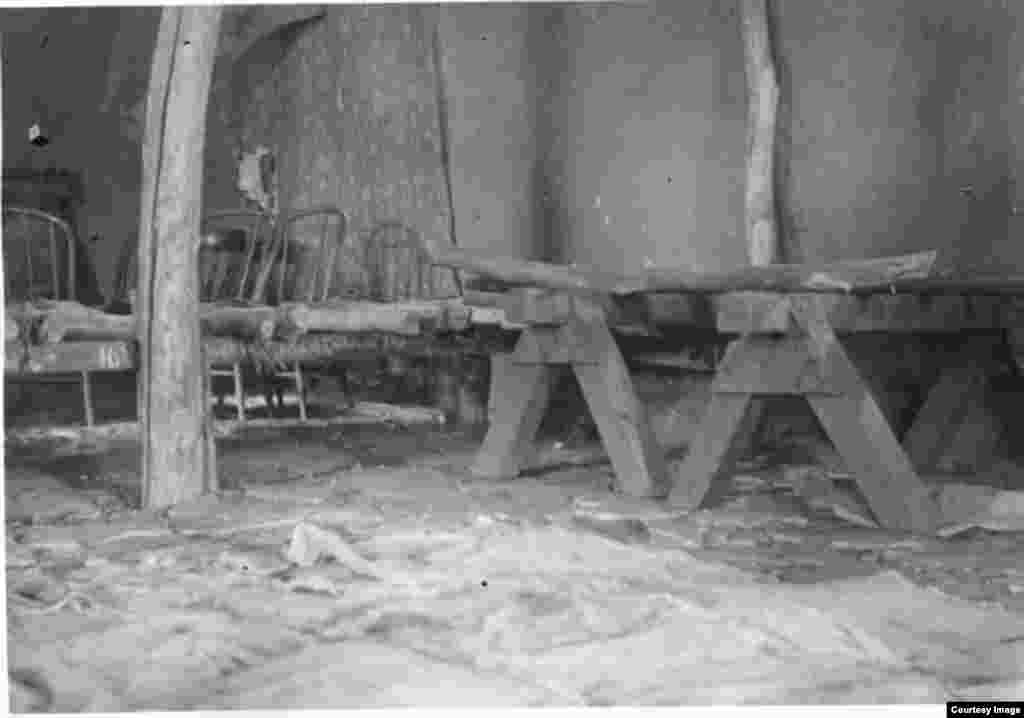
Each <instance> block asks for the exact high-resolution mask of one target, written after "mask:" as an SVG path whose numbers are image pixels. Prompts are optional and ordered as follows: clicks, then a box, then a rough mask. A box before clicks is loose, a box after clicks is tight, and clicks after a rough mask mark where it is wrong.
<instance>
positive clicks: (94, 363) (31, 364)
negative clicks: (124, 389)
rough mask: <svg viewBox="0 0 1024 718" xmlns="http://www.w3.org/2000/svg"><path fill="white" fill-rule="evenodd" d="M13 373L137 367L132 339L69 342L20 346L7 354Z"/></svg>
mask: <svg viewBox="0 0 1024 718" xmlns="http://www.w3.org/2000/svg"><path fill="white" fill-rule="evenodd" d="M5 359H6V363H5V370H6V371H7V372H8V373H10V374H63V373H77V372H82V371H126V370H129V369H134V368H136V359H135V348H134V346H133V343H131V342H69V343H65V344H54V345H48V346H32V347H28V348H27V349H26V348H24V347H21V346H20V345H19V346H18V347H17V350H16V351H9V352H8V353H7V355H6V357H5Z"/></svg>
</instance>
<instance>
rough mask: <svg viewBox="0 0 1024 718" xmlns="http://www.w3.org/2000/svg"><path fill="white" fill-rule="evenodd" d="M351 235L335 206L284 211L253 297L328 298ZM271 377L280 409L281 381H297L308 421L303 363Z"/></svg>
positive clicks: (271, 300) (301, 407)
mask: <svg viewBox="0 0 1024 718" xmlns="http://www.w3.org/2000/svg"><path fill="white" fill-rule="evenodd" d="M347 235H348V216H347V215H346V214H345V213H344V212H343V211H342V210H340V209H338V208H337V207H334V206H330V205H325V206H319V207H311V208H308V209H301V210H294V211H291V212H288V213H286V214H283V215H282V216H281V217H280V218H279V220H278V224H277V227H276V231H275V239H274V244H273V247H272V249H271V250H270V252H269V255H268V257H267V261H266V262H264V263H263V266H262V267H261V271H260V272H259V276H258V277H257V279H256V281H255V290H254V291H255V294H254V297H258V298H264V297H266V298H267V302H268V303H269V304H281V303H285V302H324V301H327V299H328V298H330V296H331V289H332V284H333V282H334V275H335V269H336V267H337V264H338V260H339V258H340V256H341V251H342V249H343V246H344V243H345V239H346V237H347ZM266 379H267V381H268V382H269V383H271V384H272V385H273V386H274V389H275V392H276V396H277V407H276V409H277V410H280V409H282V408H283V407H284V392H283V390H282V388H281V386H280V382H281V380H282V379H283V380H285V381H291V382H293V383H294V385H295V392H296V394H297V396H298V404H299V418H300V420H302V421H306V419H307V418H308V409H307V402H306V398H307V396H306V382H305V379H304V377H303V373H302V363H301V362H299V361H295V362H292V363H291V365H290V366H289V368H288V369H286V370H283V371H277V372H274V373H273V374H272V375H269V376H267V377H266ZM269 402H270V397H269V394H268V403H269Z"/></svg>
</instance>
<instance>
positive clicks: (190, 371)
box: [137, 6, 222, 508]
mask: <svg viewBox="0 0 1024 718" xmlns="http://www.w3.org/2000/svg"><path fill="white" fill-rule="evenodd" d="M221 13H222V8H220V7H216V6H196V7H166V8H164V9H163V11H162V14H161V19H160V27H159V30H158V33H157V39H156V47H155V49H154V53H153V62H152V64H151V67H150V81H149V90H148V96H147V101H146V122H145V133H144V138H143V146H142V202H141V217H140V223H139V224H140V233H139V257H138V269H139V271H138V297H137V300H138V305H137V317H138V326H137V329H138V335H139V348H140V356H141V360H142V361H141V367H140V369H141V371H140V382H139V384H140V391H139V419H140V423H141V427H140V428H141V439H142V472H141V473H142V503H143V506H144V507H147V508H158V507H164V506H170V505H173V504H177V503H180V502H183V501H188V500H190V499H194V498H196V497H198V496H199V495H201V494H202V493H203V492H204V491H208V490H210V489H211V488H216V487H215V485H214V484H215V482H216V478H215V477H211V476H209V472H210V470H211V467H212V466H213V464H214V459H213V457H211V456H210V452H211V451H212V442H211V441H210V439H209V436H208V435H207V432H208V430H209V422H208V421H207V419H206V411H207V394H206V393H205V390H206V386H205V380H204V374H205V367H204V358H203V353H202V339H201V333H200V322H199V314H200V313H199V267H198V259H199V253H198V252H197V251H196V237H198V236H199V231H200V227H199V225H200V208H201V204H202V202H201V200H202V197H201V192H202V184H203V182H202V179H203V178H202V170H203V148H204V144H205V139H206V138H205V133H206V108H207V105H208V102H209V94H210V93H209V89H210V80H211V76H212V73H213V63H214V58H215V55H216V50H217V38H218V35H219V30H220V19H221Z"/></svg>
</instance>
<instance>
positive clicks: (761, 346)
mask: <svg viewBox="0 0 1024 718" xmlns="http://www.w3.org/2000/svg"><path fill="white" fill-rule="evenodd" d="M811 342H812V340H811V339H810V338H809V337H806V336H804V337H801V336H785V337H767V336H759V335H749V336H745V337H742V338H740V339H738V340H736V341H735V342H734V343H733V344H732V345H730V347H729V349H728V351H726V354H725V356H724V357H723V358H722V361H721V363H720V364H719V367H718V372H717V373H716V374H715V381H714V389H713V390H714V391H716V392H719V393H724V394H795V395H805V394H830V395H833V396H839V395H850V394H854V395H856V393H858V392H859V391H862V390H863V389H862V388H861V382H860V378H859V377H857V376H853V375H851V374H850V373H849V372H848V371H842V368H838V370H837V368H836V367H835V366H834V363H833V362H831V361H830V360H828V359H821V360H819V359H817V358H815V357H814V354H813V352H812V349H811Z"/></svg>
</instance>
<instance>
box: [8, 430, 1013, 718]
mask: <svg viewBox="0 0 1024 718" xmlns="http://www.w3.org/2000/svg"><path fill="white" fill-rule="evenodd" d="M82 433H83V432H60V431H55V430H50V431H49V432H47V434H48V435H44V433H42V432H38V433H36V434H35V435H33V436H26V434H25V433H24V432H23V433H21V434H16V435H14V436H12V437H9V441H8V447H9V448H8V472H7V476H8V480H7V482H6V492H7V506H8V514H7V576H8V586H7V590H8V606H9V615H8V622H9V638H10V641H9V645H10V649H9V655H10V674H9V675H10V679H11V686H12V690H11V709H12V710H14V711H18V712H23V711H28V712H32V711H36V712H38V711H61V712H63V711H85V710H88V711H128V710H164V709H167V710H171V709H175V710H194V709H227V708H247V709H270V708H363V707H383V706H420V707H428V706H436V707H440V706H453V705H462V706H486V707H502V706H541V705H547V706H582V705H591V706H594V705H645V704H649V705H653V704H666V705H680V704H682V705H700V704H711V703H724V704H778V703H789V704H794V703H795V704H802V703H818V704H821V703H829V704H839V703H846V704H854V703H935V702H941V701H944V700H947V699H951V698H979V697H992V698H996V697H1003V698H1007V697H1016V698H1019V697H1020V689H1021V685H1022V681H1024V642H1022V641H1021V640H1020V637H1021V636H1022V635H1024V569H1022V562H1021V558H1020V557H1021V555H1022V551H1024V532H1022V530H1021V529H1022V523H1021V522H1022V515H1024V503H1022V500H1021V492H1015V491H1007V490H1003V489H997V488H992V487H986V486H981V485H968V484H961V483H945V484H942V485H936V486H935V491H936V492H937V495H938V496H939V497H940V499H941V501H942V505H943V510H944V512H945V515H946V516H947V517H950V521H949V522H948V524H947V526H946V528H945V530H944V531H943V532H941V533H940V535H936V536H923V537H922V536H910V535H906V534H899V533H895V532H891V531H887V530H884V529H880V528H877V527H876V526H874V524H873V521H872V519H871V516H870V512H869V511H868V510H867V509H866V507H865V506H863V505H862V504H861V503H860V501H861V500H860V498H859V497H858V496H857V493H856V491H855V490H853V489H852V488H851V486H850V485H849V482H848V481H847V480H846V479H845V478H844V477H843V476H842V475H841V474H839V473H836V472H835V471H833V470H831V469H825V468H821V467H816V466H809V465H808V466H795V465H793V466H788V467H779V466H774V467H768V466H763V465H758V464H757V463H756V462H754V463H751V464H750V465H749V466H745V467H744V470H743V471H741V472H740V473H738V474H737V475H736V476H735V478H734V480H733V481H732V483H731V485H730V487H729V491H728V494H727V496H726V497H725V500H724V501H723V502H722V503H721V504H719V505H717V506H715V507H712V508H708V509H702V510H699V511H696V512H693V513H690V514H681V513H679V512H676V511H672V510H669V509H668V508H666V507H665V506H664V505H662V504H661V503H659V502H656V501H648V500H641V499H635V498H630V497H626V496H621V495H617V494H615V493H612V492H609V491H608V484H609V478H610V476H611V474H610V469H609V468H608V467H607V466H602V465H600V464H599V463H596V461H595V452H594V451H593V450H591V449H586V450H579V451H569V450H564V449H563V450H559V449H556V448H554V447H552V446H550V445H549V446H547V447H545V449H544V450H543V451H542V452H540V455H541V457H542V460H543V461H544V462H546V463H549V465H555V466H557V467H558V468H557V469H556V470H553V471H547V472H537V471H535V472H531V473H530V474H529V475H527V476H524V477H522V478H520V479H517V480H515V481H509V482H490V481H480V480H475V479H473V478H472V477H471V476H469V475H468V474H467V472H466V467H467V466H468V465H469V462H470V461H471V458H472V455H473V449H474V448H475V446H476V444H475V440H474V439H473V437H470V436H467V435H464V434H461V433H459V432H457V431H454V430H439V429H438V427H437V425H436V424H434V425H432V426H431V425H425V426H423V427H422V428H417V427H415V426H411V425H407V426H406V428H405V430H403V431H395V430H394V429H393V428H388V427H387V426H381V425H376V426H370V425H365V426H360V425H358V424H354V425H351V426H343V427H339V426H334V425H326V424H325V425H323V426H318V427H312V428H310V427H305V428H301V429H300V428H294V427H293V428H290V429H280V428H279V429H278V430H277V431H276V432H270V431H268V430H266V429H263V428H260V427H249V428H246V429H245V430H236V431H234V432H233V433H232V434H231V436H229V437H226V438H225V439H224V440H223V448H222V450H221V452H220V453H221V457H220V459H221V464H222V467H221V475H222V476H225V477H228V478H229V479H230V483H231V489H230V490H228V491H225V492H223V493H222V494H221V495H219V496H208V497H204V498H203V499H201V500H199V501H196V502H192V503H191V504H187V505H183V506H178V507H175V508H174V509H172V510H170V511H166V512H161V513H152V512H141V511H135V510H131V509H129V508H128V506H129V505H131V504H130V501H128V500H127V499H125V498H123V497H124V494H123V492H120V493H119V491H118V490H117V489H118V487H119V486H120V487H124V486H127V485H128V484H130V482H131V481H132V480H135V481H137V476H136V477H133V476H132V474H131V472H132V470H133V469H132V467H133V466H134V463H133V461H134V460H133V459H130V458H129V459H126V458H125V457H124V456H120V458H118V457H119V454H118V452H119V451H121V452H122V453H124V452H128V454H127V455H128V456H129V457H130V451H129V449H130V447H131V446H132V439H131V437H130V435H126V434H124V433H122V434H121V435H120V436H118V435H117V432H116V431H113V430H109V429H108V430H107V435H106V436H105V437H99V438H98V435H97V433H96V432H95V431H94V432H92V434H91V435H90V438H89V439H88V441H90V442H92V443H91V447H92V453H91V454H87V456H91V457H92V458H91V459H90V461H91V462H92V463H91V464H90V466H91V468H90V470H89V473H90V475H91V478H89V479H88V480H86V479H82V478H80V477H78V476H75V464H74V463H72V462H71V461H69V460H67V458H66V457H67V456H68V454H69V453H72V454H73V453H74V452H71V451H70V450H69V449H68V447H74V451H76V452H81V451H82V447H83V445H85V444H86V443H88V442H84V441H83V439H82ZM33 447H34V448H33ZM40 447H42V448H40ZM55 447H62V450H61V451H57V452H54V451H53V450H54V448H55ZM12 448H13V451H12ZM55 453H56V454H61V453H63V455H64V457H65V458H64V459H63V460H62V458H61V456H59V455H58V456H56V457H55V456H54V454H55ZM77 455H78V456H79V458H81V457H82V456H83V454H81V453H78V454H77ZM598 458H599V457H598ZM62 461H63V463H62ZM80 463H83V464H84V463H89V462H84V461H83V462H80ZM115 469H116V471H114V470H115ZM117 472H120V473H119V474H118V475H119V476H120V478H119V479H117V480H112V479H110V478H109V476H110V474H112V473H117Z"/></svg>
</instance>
